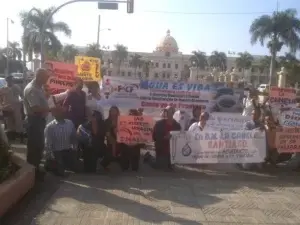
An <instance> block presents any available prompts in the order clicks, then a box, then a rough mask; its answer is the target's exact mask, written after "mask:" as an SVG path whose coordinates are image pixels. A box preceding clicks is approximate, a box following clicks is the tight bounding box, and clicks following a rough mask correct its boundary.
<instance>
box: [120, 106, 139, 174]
mask: <svg viewBox="0 0 300 225" xmlns="http://www.w3.org/2000/svg"><path fill="white" fill-rule="evenodd" d="M129 116H142V114H141V112H139V111H138V110H136V109H130V110H129ZM144 146H145V144H141V143H135V144H124V145H122V150H121V165H122V169H123V170H124V171H127V170H129V168H130V167H131V169H132V170H133V171H138V169H139V162H140V156H141V148H142V147H144Z"/></svg>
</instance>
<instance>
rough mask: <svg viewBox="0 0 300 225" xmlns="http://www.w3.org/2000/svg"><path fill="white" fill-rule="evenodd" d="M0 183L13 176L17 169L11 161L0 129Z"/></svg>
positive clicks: (3, 134) (7, 146)
mask: <svg viewBox="0 0 300 225" xmlns="http://www.w3.org/2000/svg"><path fill="white" fill-rule="evenodd" d="M0 129H1V131H0V133H1V134H0V183H2V182H3V181H4V180H6V179H7V178H8V177H10V176H11V175H12V174H14V173H15V172H16V171H17V170H18V167H17V166H16V165H15V164H14V163H13V162H12V161H11V152H9V145H8V143H7V141H6V139H5V137H6V136H5V133H4V131H3V129H2V128H0Z"/></svg>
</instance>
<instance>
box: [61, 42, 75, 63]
mask: <svg viewBox="0 0 300 225" xmlns="http://www.w3.org/2000/svg"><path fill="white" fill-rule="evenodd" d="M78 53H79V51H78V49H77V48H76V47H75V45H65V46H64V47H63V49H62V52H61V55H62V58H63V60H64V61H65V62H69V63H73V62H74V58H75V56H76V55H78Z"/></svg>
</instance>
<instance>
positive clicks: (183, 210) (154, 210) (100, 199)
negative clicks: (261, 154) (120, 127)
mask: <svg viewBox="0 0 300 225" xmlns="http://www.w3.org/2000/svg"><path fill="white" fill-rule="evenodd" d="M157 175H158V174H157ZM33 224H39V225H106V224H107V225H118V224H120V225H138V224H187V225H196V224H199V225H200V224H203V225H212V224H216V225H217V224H220V225H221V224H227V225H228V224H245V225H246V224H248V225H250V224H300V186H298V185H295V184H293V183H290V182H287V181H283V182H280V181H275V180H272V181H265V182H264V181H261V182H255V181H253V180H251V181H245V180H244V181H238V180H232V179H229V180H227V181H226V179H223V180H219V179H214V178H210V179H207V178H204V179H201V176H200V177H199V178H198V179H195V178H182V177H176V175H172V176H170V177H169V176H168V175H167V173H164V174H162V175H161V176H159V175H158V176H145V177H136V176H135V175H134V174H130V173H128V174H126V175H123V176H118V175H116V176H97V175H95V176H87V175H72V176H70V178H69V179H67V180H65V181H64V182H63V184H62V185H61V186H60V188H59V189H58V191H57V192H56V193H55V194H54V195H53V196H52V199H51V200H50V201H49V202H48V204H47V206H46V208H45V210H44V211H43V212H41V213H40V215H38V216H37V217H36V219H35V221H34V222H33V223H32V225H33Z"/></svg>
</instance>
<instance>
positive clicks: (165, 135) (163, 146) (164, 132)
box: [144, 106, 181, 169]
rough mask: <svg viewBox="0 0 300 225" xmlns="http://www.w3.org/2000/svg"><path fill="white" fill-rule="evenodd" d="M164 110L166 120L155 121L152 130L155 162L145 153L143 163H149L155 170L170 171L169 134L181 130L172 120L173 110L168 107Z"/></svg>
mask: <svg viewBox="0 0 300 225" xmlns="http://www.w3.org/2000/svg"><path fill="white" fill-rule="evenodd" d="M165 110H166V118H163V119H161V120H159V121H157V122H156V124H155V125H154V128H153V135H152V137H153V141H154V147H155V153H156V154H155V160H153V158H152V157H151V155H150V154H149V153H146V154H145V158H144V162H149V163H150V165H151V166H152V167H154V168H157V169H164V168H169V169H172V166H171V162H170V138H171V134H170V132H171V131H180V129H181V127H180V124H179V123H178V122H176V120H174V119H173V115H174V113H175V109H174V108H173V107H171V106H168V107H167V108H166V109H165Z"/></svg>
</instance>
